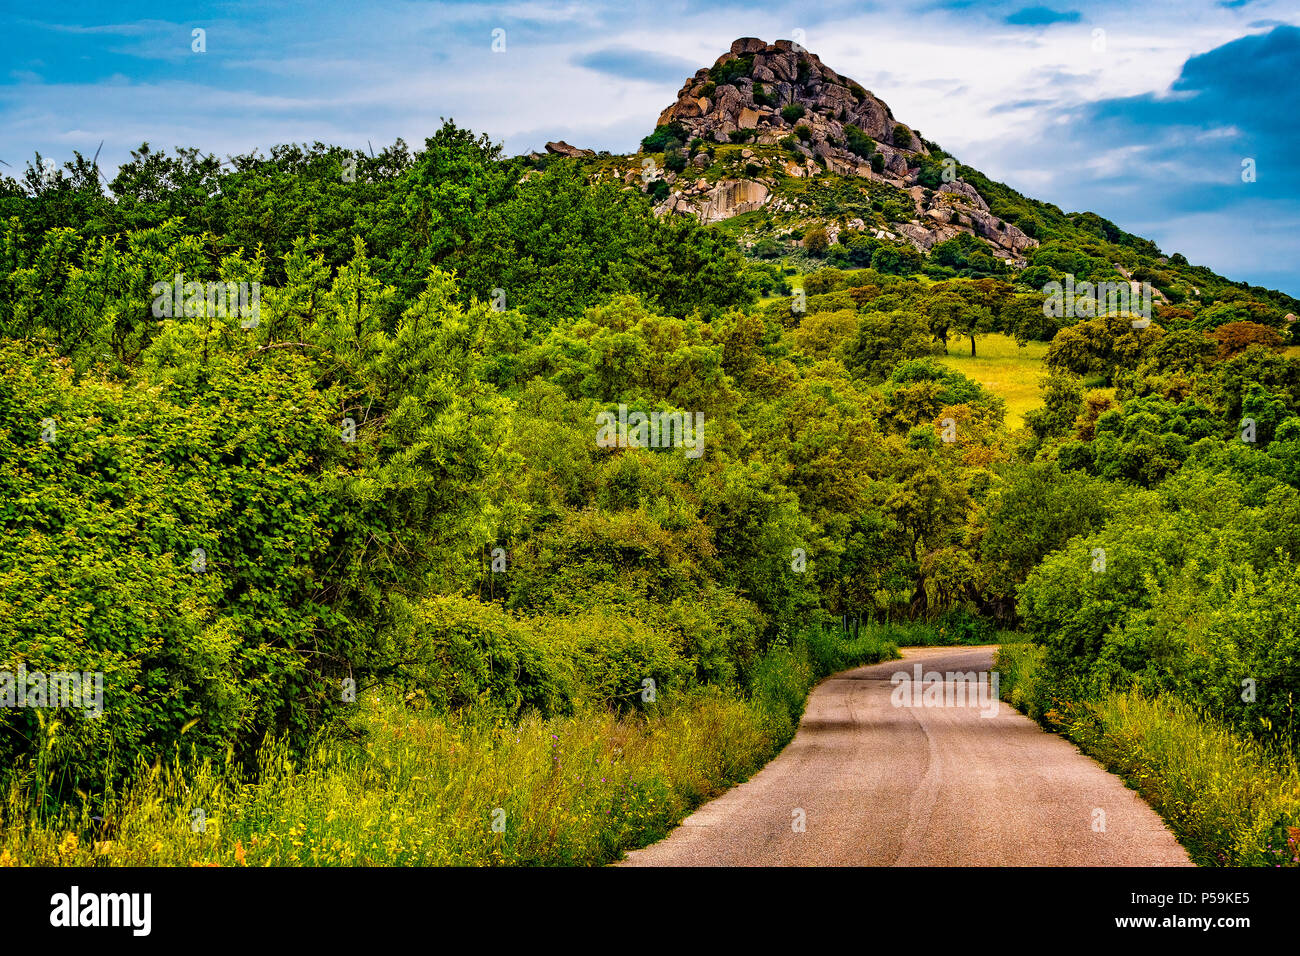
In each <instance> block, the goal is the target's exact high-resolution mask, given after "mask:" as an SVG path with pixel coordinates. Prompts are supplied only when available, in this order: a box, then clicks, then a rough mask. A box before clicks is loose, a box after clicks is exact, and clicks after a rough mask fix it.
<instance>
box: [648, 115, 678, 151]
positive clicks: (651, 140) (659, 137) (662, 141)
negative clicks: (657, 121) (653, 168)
mask: <svg viewBox="0 0 1300 956" xmlns="http://www.w3.org/2000/svg"><path fill="white" fill-rule="evenodd" d="M688 135H690V134H689V132H688V131H687V129H686V127H685V126H684V125H683V124H682V123H681V121H679V120H673V121H672V122H671V123H667V124H665V125H663V126H656V127H655V131H654V132H653V133H651V134H650V135H649V136H647V137H646V138H645V139H643V140H641V148H642V149H644V150H645V151H646V152H647V153H664V152H667V151H668V150H670V149H679V148H680V147H681V145H682V144H683V143H685V142H686V137H687V136H688Z"/></svg>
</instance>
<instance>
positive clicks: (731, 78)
mask: <svg viewBox="0 0 1300 956" xmlns="http://www.w3.org/2000/svg"><path fill="white" fill-rule="evenodd" d="M752 72H754V55H753V54H752V53H749V54H746V55H745V56H738V57H736V58H735V59H734V60H728V61H727V62H726V63H719V64H717V65H716V66H714V67H712V68H711V69H710V70H709V79H711V80H713V82H714V83H716V84H717V85H718V86H726V85H727V84H731V85H732V86H735V85H736V80H739V79H741V78H742V77H746V76H749V74H750V73H752Z"/></svg>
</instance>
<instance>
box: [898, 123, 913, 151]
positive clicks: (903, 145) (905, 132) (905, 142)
mask: <svg viewBox="0 0 1300 956" xmlns="http://www.w3.org/2000/svg"><path fill="white" fill-rule="evenodd" d="M894 145H895V146H897V147H898V148H899V149H911V148H912V131H911V130H910V129H908V128H907V127H906V126H904V125H903V124H902V123H899V124H898V125H897V126H895V127H894Z"/></svg>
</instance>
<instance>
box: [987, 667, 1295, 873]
mask: <svg viewBox="0 0 1300 956" xmlns="http://www.w3.org/2000/svg"><path fill="white" fill-rule="evenodd" d="M1042 665H1043V648H1042V647H1040V646H1038V645H1035V644H1028V643H1023V644H1017V645H1015V646H1012V647H1004V648H1002V649H1001V650H999V652H998V654H997V657H996V660H995V665H994V666H995V667H996V668H997V669H998V671H999V673H1000V674H1001V687H1002V696H1003V697H1004V698H1005V699H1006V700H1007V701H1008V702H1009V703H1011V704H1012V705H1013V706H1014V707H1016V708H1018V709H1020V710H1024V711H1026V712H1027V713H1028V714H1029V715H1030V716H1031V717H1035V718H1036V719H1038V720H1039V721H1040V722H1042V723H1043V724H1044V725H1045V726H1047V727H1048V729H1051V730H1057V731H1060V732H1062V733H1064V734H1065V735H1066V736H1068V737H1070V738H1071V739H1072V740H1074V741H1075V742H1076V743H1077V744H1078V745H1079V747H1080V748H1081V749H1082V750H1083V751H1084V752H1085V753H1087V754H1089V755H1091V756H1092V757H1094V758H1096V759H1097V760H1099V761H1100V762H1101V763H1102V764H1103V765H1105V766H1106V767H1107V768H1108V769H1109V770H1111V771H1112V772H1114V773H1117V774H1119V775H1120V776H1121V777H1123V779H1124V781H1125V783H1127V784H1128V785H1129V786H1130V787H1132V788H1133V789H1135V790H1136V791H1138V793H1140V794H1141V795H1142V796H1143V798H1144V799H1145V800H1146V801H1147V802H1148V803H1149V804H1151V806H1152V807H1153V808H1154V809H1155V810H1156V812H1157V813H1159V814H1160V815H1161V816H1162V817H1163V818H1164V819H1165V821H1166V822H1167V823H1168V824H1169V827H1170V829H1172V830H1173V832H1174V834H1175V835H1176V836H1177V837H1178V839H1179V841H1180V842H1181V843H1182V844H1183V846H1185V847H1186V848H1187V851H1188V853H1189V855H1190V856H1191V857H1192V860H1193V861H1194V862H1195V863H1197V864H1199V865H1201V866H1297V865H1300V771H1298V770H1297V766H1296V760H1295V756H1294V755H1293V754H1290V753H1283V752H1279V751H1277V750H1274V749H1272V748H1269V747H1267V746H1265V745H1264V744H1262V743H1260V742H1258V741H1256V740H1254V739H1252V738H1248V737H1244V736H1241V735H1239V734H1235V733H1233V732H1232V731H1230V730H1229V729H1228V728H1226V727H1224V726H1223V725H1222V724H1219V723H1217V722H1216V721H1214V720H1211V719H1209V718H1207V717H1206V716H1204V715H1203V714H1201V713H1200V712H1199V711H1198V710H1196V708H1194V707H1192V706H1190V705H1188V704H1186V703H1184V702H1182V701H1179V700H1177V699H1175V698H1172V697H1168V696H1164V697H1159V698H1154V699H1153V698H1147V697H1143V696H1141V695H1140V694H1137V693H1135V692H1129V693H1111V694H1109V695H1107V696H1106V697H1104V698H1103V699H1101V700H1099V701H1083V702H1081V701H1067V700H1060V699H1056V698H1051V699H1048V698H1049V697H1050V692H1048V691H1047V690H1046V688H1045V687H1044V686H1043V683H1044V681H1043V667H1042Z"/></svg>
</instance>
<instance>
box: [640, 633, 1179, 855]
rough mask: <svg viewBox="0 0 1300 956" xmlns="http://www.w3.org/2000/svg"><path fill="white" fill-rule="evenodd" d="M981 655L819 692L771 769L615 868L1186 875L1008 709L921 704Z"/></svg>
mask: <svg viewBox="0 0 1300 956" xmlns="http://www.w3.org/2000/svg"><path fill="white" fill-rule="evenodd" d="M995 649H996V648H994V647H961V648H952V647H944V648H908V649H906V650H904V651H903V659H902V660H901V661H888V662H886V663H883V664H873V665H871V666H868V667H859V668H855V669H853V670H849V671H844V672H842V673H840V674H836V675H834V676H833V677H830V678H828V679H826V680H825V681H823V682H822V683H821V684H819V685H818V686H817V687H816V688H815V689H814V690H813V692H812V694H811V695H810V697H809V699H808V707H807V710H806V712H805V713H804V717H803V720H802V722H801V723H800V725H799V730H798V732H797V733H796V734H795V737H794V739H793V740H792V741H791V742H790V744H789V745H788V746H787V747H786V748H785V749H784V750H783V751H782V752H781V753H780V754H779V755H778V756H777V757H776V759H775V760H773V761H772V762H771V763H769V764H768V765H767V766H766V767H764V768H763V769H762V770H761V771H759V772H758V773H757V774H755V775H754V776H753V777H752V778H751V779H750V780H749V781H748V782H746V783H743V784H741V785H740V786H738V787H735V788H733V789H731V790H729V791H728V792H727V793H725V794H723V795H722V796H721V797H719V798H718V799H716V800H713V801H712V802H710V803H708V804H705V805H704V806H702V807H700V808H699V809H698V810H697V811H696V812H695V813H694V814H692V815H691V816H690V817H688V818H687V819H686V820H685V821H683V823H682V825H681V826H679V827H678V828H677V829H676V830H674V831H673V832H672V833H670V834H669V835H668V837H667V838H665V839H664V840H662V841H660V842H659V843H656V844H654V845H653V846H649V847H646V848H645V849H642V850H636V851H634V852H632V853H629V854H628V855H627V857H626V859H625V860H624V861H623V863H622V864H621V865H625V866H1190V865H1191V863H1190V861H1189V859H1188V857H1187V853H1186V851H1184V850H1183V848H1182V847H1181V846H1179V844H1178V842H1177V841H1176V840H1175V839H1174V837H1173V834H1171V833H1170V832H1169V830H1168V829H1167V828H1166V827H1165V825H1164V823H1163V821H1161V819H1160V817H1159V816H1158V815H1157V814H1156V812H1155V811H1154V810H1152V809H1151V808H1150V807H1149V806H1148V805H1147V804H1146V803H1144V802H1143V801H1142V799H1141V798H1140V797H1138V796H1137V794H1136V793H1134V792H1133V791H1132V790H1129V789H1128V788H1126V787H1125V786H1124V784H1123V782H1122V781H1121V780H1120V779H1119V778H1118V777H1116V776H1114V775H1112V774H1110V773H1107V772H1106V771H1105V770H1104V769H1102V767H1101V765H1100V764H1098V763H1097V762H1096V761H1094V760H1092V759H1091V758H1089V757H1087V756H1085V755H1084V754H1083V753H1081V752H1080V751H1079V750H1078V748H1076V747H1075V746H1074V745H1073V744H1071V743H1069V742H1068V741H1066V740H1065V739H1063V738H1061V737H1058V736H1055V735H1053V734H1049V733H1046V732H1044V731H1043V730H1042V729H1040V728H1039V727H1038V725H1037V724H1035V723H1034V722H1033V721H1032V720H1030V719H1029V718H1027V717H1025V716H1023V715H1021V714H1019V713H1017V712H1016V711H1015V710H1013V709H1012V708H1011V707H1010V705H1008V704H1006V703H1002V704H1001V705H1000V706H998V707H997V709H996V713H993V714H992V715H991V716H981V714H983V713H989V712H990V711H991V706H990V705H989V704H988V698H987V697H986V698H982V699H973V698H974V696H975V692H977V691H978V688H976V687H974V686H971V685H970V684H969V683H967V684H966V685H965V686H964V687H962V688H961V690H964V691H965V692H966V695H967V703H966V705H965V706H963V705H962V704H961V698H960V696H958V695H957V690H958V685H959V684H961V683H962V681H961V679H960V678H957V679H955V680H952V681H948V680H944V681H943V682H942V684H939V683H937V682H930V686H931V691H930V697H931V703H930V704H929V705H927V704H926V703H925V696H924V694H923V693H922V692H923V690H924V687H925V686H926V683H925V682H926V680H927V679H926V677H925V676H924V675H926V674H929V673H930V672H938V673H940V674H943V675H947V674H948V673H949V672H953V673H969V672H972V671H975V672H985V673H987V672H988V671H989V670H990V668H991V666H992V661H993V652H994V650H995ZM918 663H919V664H921V665H922V668H923V671H922V675H923V676H922V682H921V683H920V684H916V685H913V684H904V685H902V686H901V687H898V688H897V689H896V686H895V685H894V684H893V683H892V682H891V678H892V677H893V675H895V674H897V673H900V672H901V673H903V674H906V675H907V677H908V678H909V679H910V678H914V677H915V672H914V670H913V667H914V665H916V664H918ZM983 679H984V680H986V681H987V677H985V678H983ZM986 689H987V685H986ZM941 690H943V691H946V693H945V694H944V695H943V696H942V700H940V697H941ZM904 691H906V692H907V695H908V696H907V698H906V699H907V702H908V704H907V705H902V704H898V703H895V701H894V699H895V698H898V697H901V695H902V694H903V692H904ZM913 694H916V695H917V699H916V701H915V702H913V699H912V697H913ZM916 703H920V704H921V706H916ZM937 703H943V705H942V706H936V705H935V704H937ZM800 824H802V830H800V829H799V827H800Z"/></svg>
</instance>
